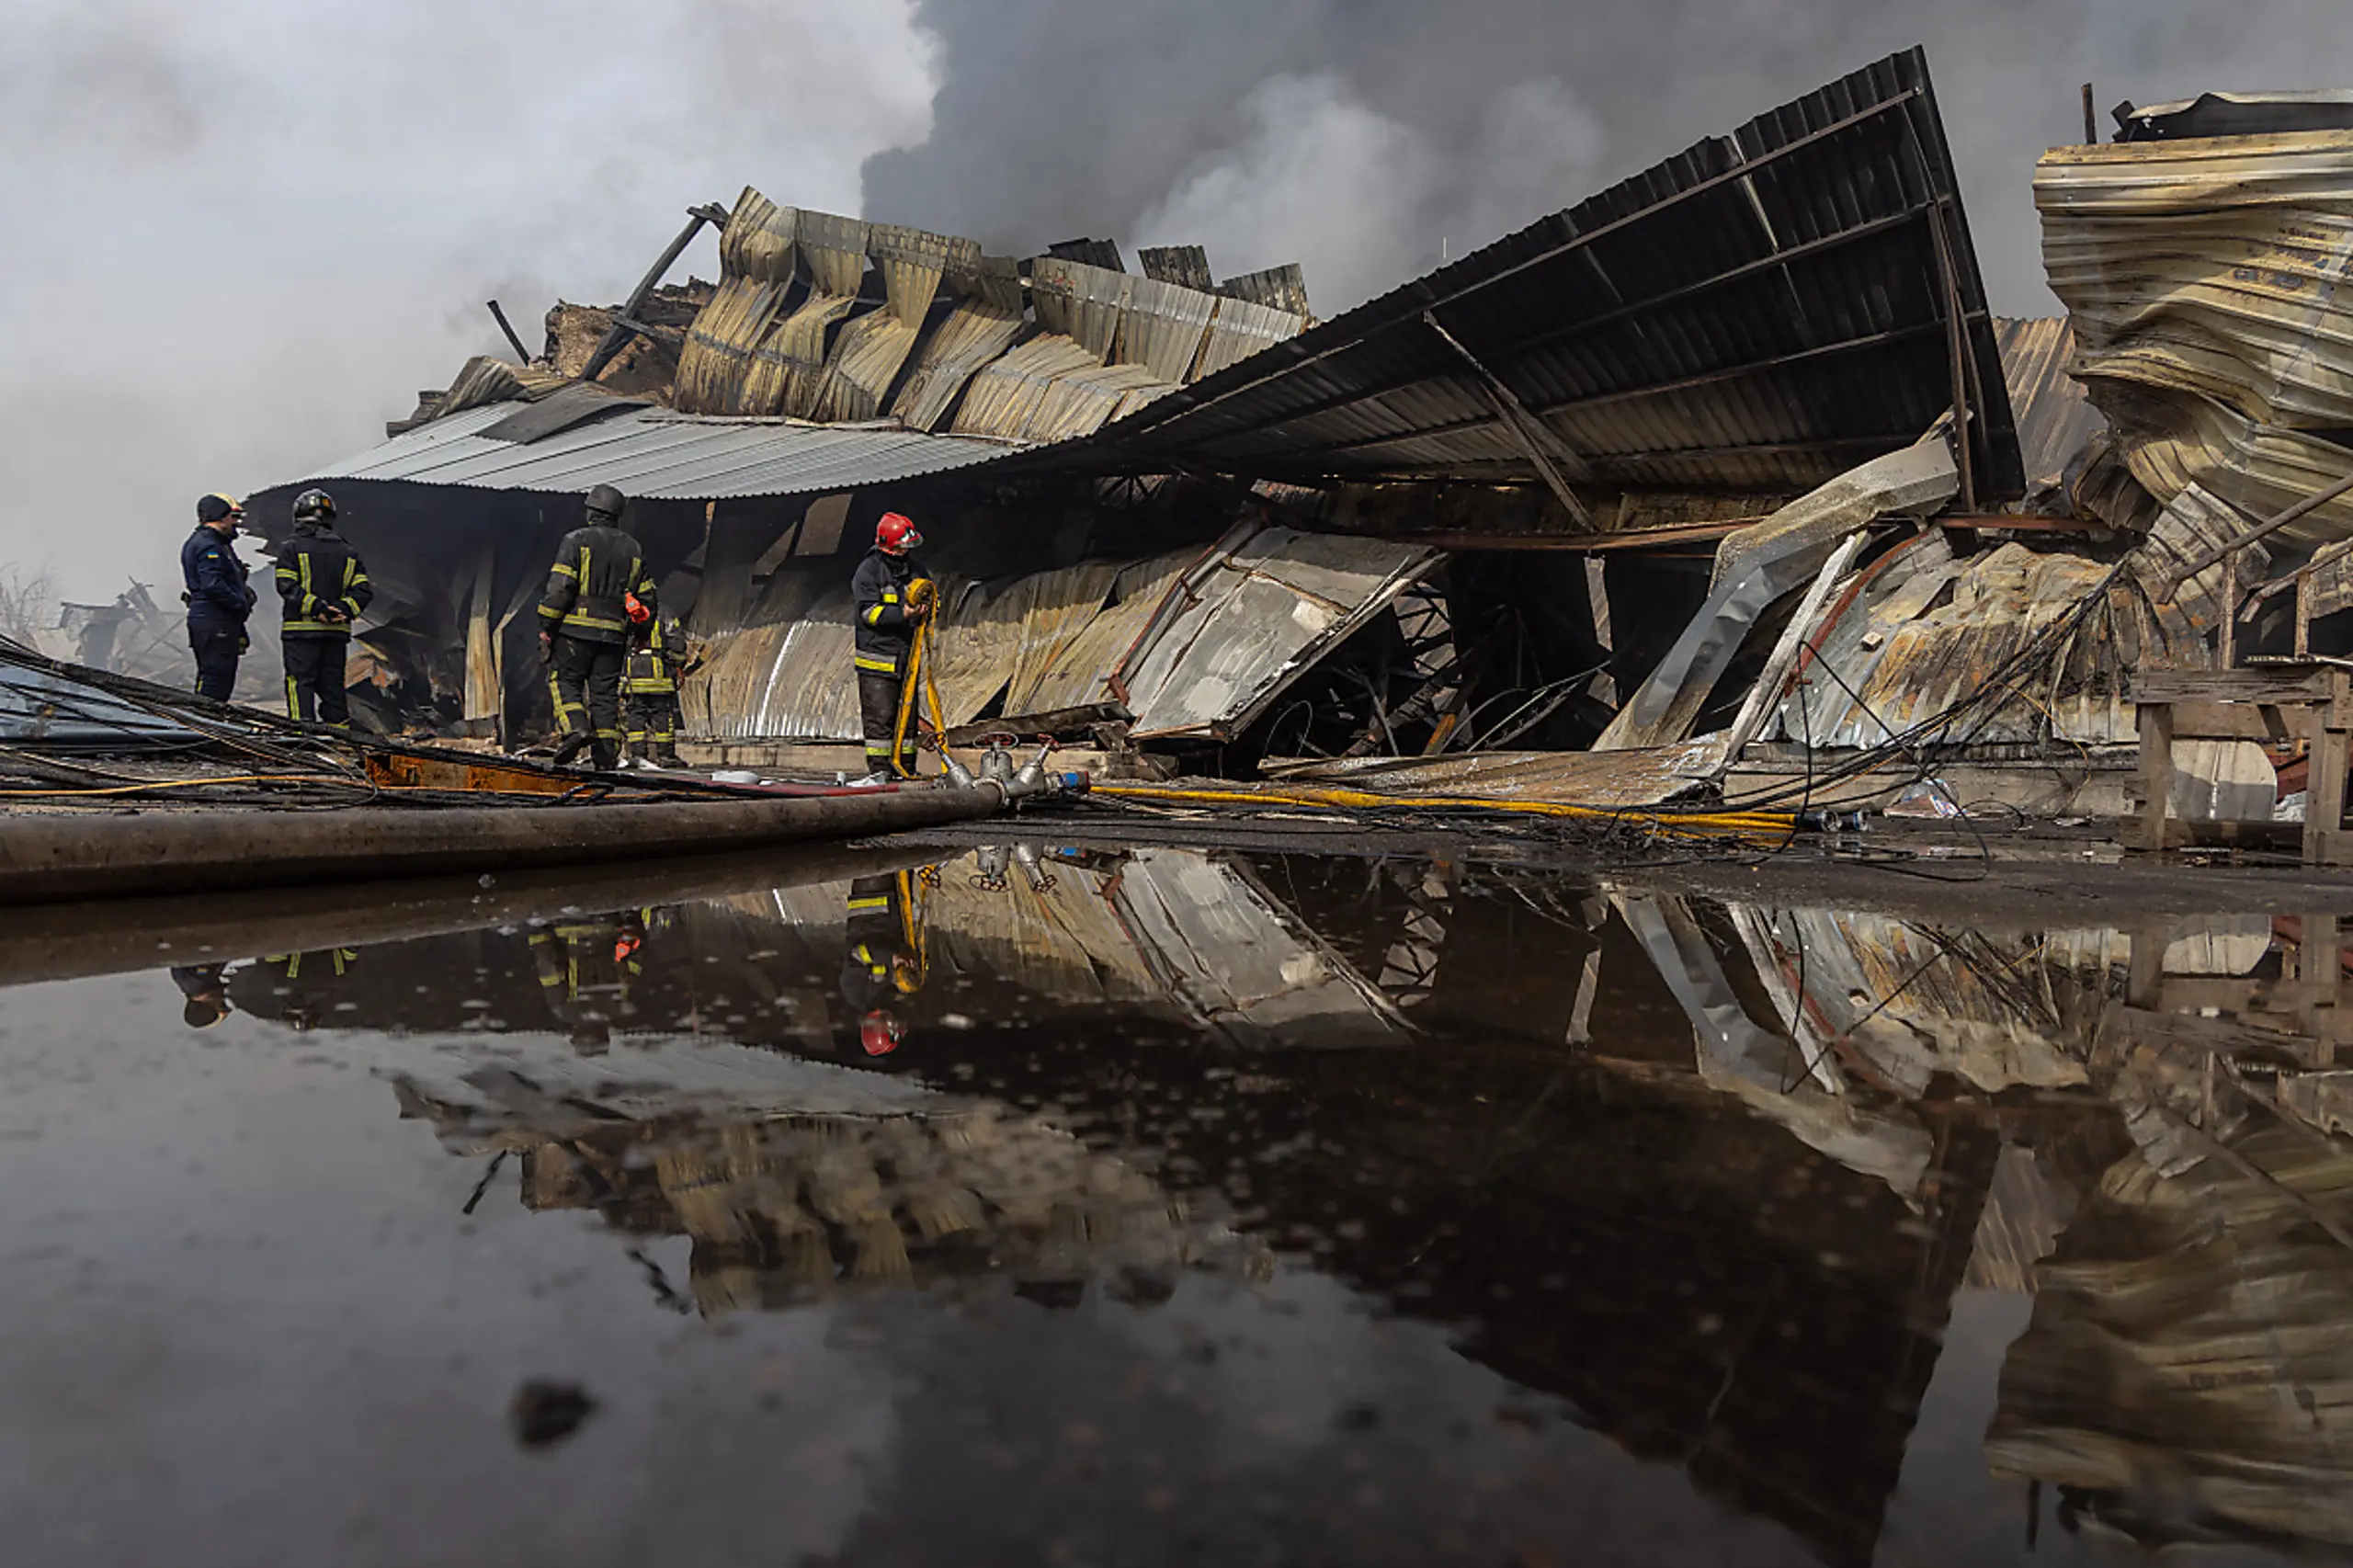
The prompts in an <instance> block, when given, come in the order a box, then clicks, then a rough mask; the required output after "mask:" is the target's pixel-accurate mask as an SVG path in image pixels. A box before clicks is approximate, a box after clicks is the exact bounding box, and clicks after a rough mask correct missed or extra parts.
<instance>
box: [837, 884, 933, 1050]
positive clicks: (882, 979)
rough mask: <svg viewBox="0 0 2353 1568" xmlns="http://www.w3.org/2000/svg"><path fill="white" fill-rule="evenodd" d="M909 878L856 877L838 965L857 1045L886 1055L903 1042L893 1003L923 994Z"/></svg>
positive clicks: (918, 928)
mask: <svg viewBox="0 0 2353 1568" xmlns="http://www.w3.org/2000/svg"><path fill="white" fill-rule="evenodd" d="M923 938H924V933H923V928H922V921H921V913H920V911H919V910H918V908H917V907H916V902H915V873H914V872H912V871H897V872H893V873H892V874H891V875H889V876H881V877H860V878H858V881H854V882H852V883H850V885H849V921H848V932H847V940H848V948H849V950H848V952H847V955H846V956H845V957H844V958H843V960H842V998H843V1000H845V1001H847V1003H848V1004H849V1006H850V1011H851V1012H853V1013H856V1014H857V1015H858V1043H859V1044H860V1045H861V1046H862V1047H864V1048H865V1051H866V1054H867V1055H869V1056H888V1055H890V1054H891V1053H892V1051H896V1050H898V1049H899V1042H900V1041H901V1040H904V1039H905V1038H906V1034H907V1027H906V1025H905V1024H904V1022H902V1021H901V1019H900V1017H899V1015H898V1013H897V1012H896V1011H895V1010H894V1006H893V1005H894V1004H896V1003H897V1002H899V1001H900V1000H901V999H902V998H904V997H908V996H913V995H914V994H915V993H916V992H918V991H921V990H922V989H923V983H924V971H925V953H924V939H923Z"/></svg>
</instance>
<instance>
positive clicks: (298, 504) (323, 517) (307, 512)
mask: <svg viewBox="0 0 2353 1568" xmlns="http://www.w3.org/2000/svg"><path fill="white" fill-rule="evenodd" d="M294 520H295V521H296V522H297V523H331V522H334V521H335V497H334V496H332V495H330V494H327V493H326V492H325V491H324V490H305V491H304V492H302V494H300V495H297V496H296V497H294Z"/></svg>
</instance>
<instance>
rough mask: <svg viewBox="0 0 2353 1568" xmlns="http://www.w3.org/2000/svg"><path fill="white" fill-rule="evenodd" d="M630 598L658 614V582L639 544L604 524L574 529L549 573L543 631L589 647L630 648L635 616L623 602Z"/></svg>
mask: <svg viewBox="0 0 2353 1568" xmlns="http://www.w3.org/2000/svg"><path fill="white" fill-rule="evenodd" d="M628 594H635V595H636V596H637V597H638V599H639V601H640V602H641V603H642V604H643V605H644V606H645V608H647V609H649V610H650V609H652V608H654V579H653V578H652V577H651V576H649V575H647V574H646V570H645V557H644V556H643V555H642V554H641V553H640V552H639V551H638V548H637V540H633V539H631V537H630V536H629V535H627V534H625V533H623V532H622V531H621V530H620V529H619V528H608V527H607V526H606V525H604V524H602V523H592V524H590V525H589V526H588V527H586V528H574V529H573V530H572V531H571V532H570V533H568V534H566V535H564V536H563V543H561V544H559V545H557V546H556V547H555V564H554V565H552V566H551V567H549V568H548V585H547V588H546V591H544V592H543V593H541V594H540V630H541V631H561V632H563V633H564V634H565V635H566V636H568V637H577V638H579V639H581V640H582V641H583V642H628V641H629V611H628V609H627V608H625V607H624V605H623V604H622V602H621V601H622V597H623V596H624V595H628Z"/></svg>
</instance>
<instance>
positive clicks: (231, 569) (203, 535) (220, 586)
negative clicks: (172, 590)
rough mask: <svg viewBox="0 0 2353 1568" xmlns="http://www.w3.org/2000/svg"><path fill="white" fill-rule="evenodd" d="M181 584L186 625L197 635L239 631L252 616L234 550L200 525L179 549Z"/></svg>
mask: <svg viewBox="0 0 2353 1568" xmlns="http://www.w3.org/2000/svg"><path fill="white" fill-rule="evenodd" d="M180 583H181V586H182V590H183V591H182V593H181V595H180V598H181V602H183V603H184V604H186V605H187V606H188V625H189V626H191V627H193V628H195V629H196V630H198V631H228V630H231V629H232V628H240V629H241V628H243V627H244V624H245V617H247V616H249V615H251V614H252V613H253V609H254V591H253V589H251V588H250V587H248V586H246V585H245V563H244V562H243V561H240V560H238V559H237V547H236V546H235V545H234V544H233V543H231V542H230V541H229V540H225V539H222V537H221V536H220V534H219V533H217V532H216V531H214V530H213V529H211V528H206V527H205V526H204V525H203V524H202V523H199V524H198V525H197V526H196V531H195V532H194V533H192V534H190V535H188V542H187V543H185V544H183V545H181V546H180Z"/></svg>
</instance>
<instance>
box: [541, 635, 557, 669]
mask: <svg viewBox="0 0 2353 1568" xmlns="http://www.w3.org/2000/svg"><path fill="white" fill-rule="evenodd" d="M554 662H555V634H554V633H553V632H551V631H542V632H540V663H541V664H543V665H551V664H553V663H554Z"/></svg>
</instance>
